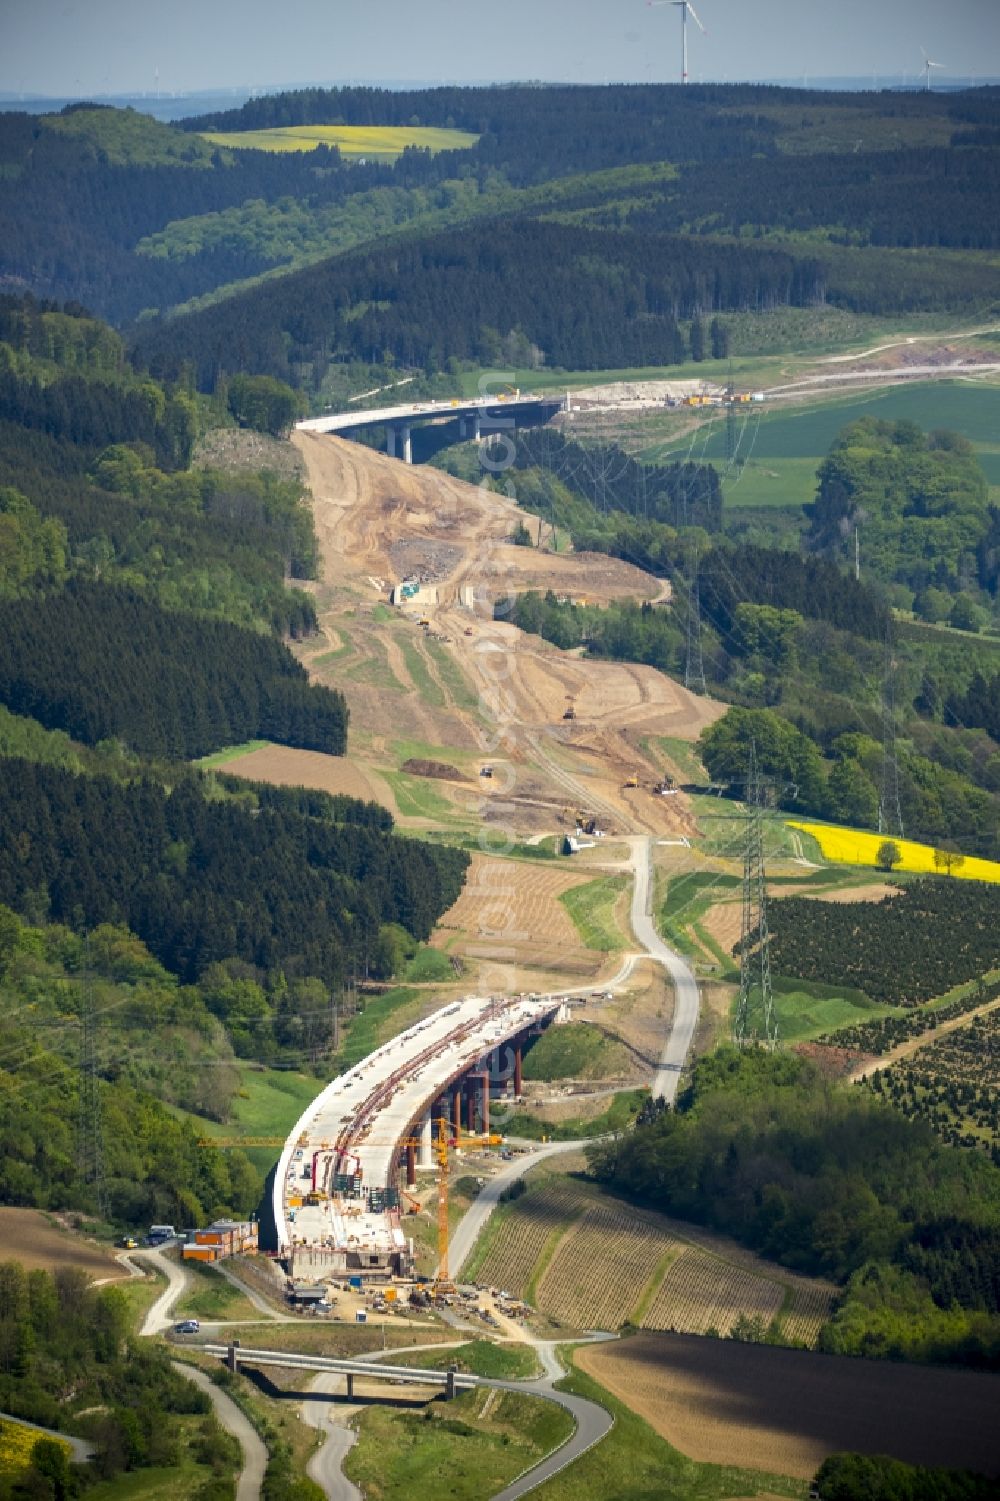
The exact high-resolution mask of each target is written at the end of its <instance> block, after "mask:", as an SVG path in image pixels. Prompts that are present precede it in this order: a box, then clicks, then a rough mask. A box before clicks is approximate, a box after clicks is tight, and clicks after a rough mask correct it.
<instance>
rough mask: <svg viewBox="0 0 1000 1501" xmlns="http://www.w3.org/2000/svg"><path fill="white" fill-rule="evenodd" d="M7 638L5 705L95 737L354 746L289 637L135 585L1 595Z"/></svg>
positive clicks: (193, 746)
mask: <svg viewBox="0 0 1000 1501" xmlns="http://www.w3.org/2000/svg"><path fill="white" fill-rule="evenodd" d="M0 634H2V636H3V639H4V642H5V651H4V654H3V660H2V662H0V702H2V703H3V704H5V705H6V707H7V708H8V709H10V711H11V712H12V713H14V714H20V715H25V716H27V717H29V718H32V719H36V720H37V721H38V722H39V723H40V724H42V725H44V726H45V728H46V729H53V730H64V731H65V732H66V733H67V734H69V735H71V736H72V737H73V738H74V739H77V740H81V741H83V742H84V744H87V745H96V744H97V743H98V741H101V740H109V739H119V740H122V741H123V742H124V743H125V744H126V745H128V746H130V747H131V748H132V749H133V750H135V751H138V752H140V753H143V754H145V755H151V756H162V757H175V758H177V759H184V760H189V759H191V758H193V757H197V756H204V755H207V754H208V753H209V752H210V751H213V750H218V749H220V748H221V747H222V746H225V745H233V744H239V743H241V742H242V741H244V740H250V739H265V740H275V741H278V742H279V743H280V744H284V745H297V746H301V747H304V748H305V749H308V750H321V751H325V752H327V753H328V754H330V755H337V756H339V755H343V754H344V751H345V749H346V745H347V717H348V716H347V705H346V703H345V702H344V699H343V696H342V695H341V694H339V693H337V692H335V691H334V690H332V689H330V688H325V687H322V686H319V685H316V684H311V683H310V682H309V680H308V677H307V675H306V672H305V669H304V668H303V667H302V666H300V664H299V663H298V662H296V661H295V659H294V657H292V655H291V653H290V652H289V651H288V649H287V647H285V646H284V645H283V644H282V643H281V642H279V641H276V640H274V639H273V638H269V637H266V636H265V637H261V636H260V635H258V634H256V633H254V632H251V631H248V630H242V629H240V628H239V627H238V626H235V625H230V624H229V623H228V622H226V621H223V620H213V619H211V618H210V617H201V618H199V617H196V616H193V615H189V614H182V613H179V612H175V611H170V610H164V609H162V608H161V607H160V606H159V605H158V604H156V603H155V602H154V601H151V600H147V599H146V598H144V597H143V595H141V594H139V593H137V592H136V591H134V590H130V589H127V588H124V587H121V586H113V585H106V584H98V583H88V582H84V581H82V580H79V579H74V580H72V581H70V582H69V583H68V584H67V585H66V587H65V588H64V589H62V590H61V591H59V592H57V593H53V594H49V595H47V596H45V598H44V600H41V599H37V598H28V599H16V600H9V601H7V602H0Z"/></svg>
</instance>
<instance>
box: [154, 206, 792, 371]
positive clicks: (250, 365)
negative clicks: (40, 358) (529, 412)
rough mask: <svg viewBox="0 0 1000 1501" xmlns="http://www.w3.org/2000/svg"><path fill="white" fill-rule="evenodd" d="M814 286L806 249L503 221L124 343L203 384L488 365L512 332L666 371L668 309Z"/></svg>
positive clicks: (554, 353)
mask: <svg viewBox="0 0 1000 1501" xmlns="http://www.w3.org/2000/svg"><path fill="white" fill-rule="evenodd" d="M819 296H820V271H819V267H818V265H817V263H816V261H815V259H814V258H813V257H810V256H802V257H794V256H792V255H789V254H788V253H787V252H786V251H784V250H781V249H779V248H774V247H763V248H761V247H760V246H757V245H754V244H752V243H748V244H745V245H727V244H714V243H701V242H695V241H693V240H687V239H683V238H676V237H668V236H660V237H656V236H640V235H631V234H630V235H623V234H619V233H617V232H615V231H610V230H592V229H581V228H579V227H576V226H569V225H563V224H553V223H542V222H536V221H533V220H520V221H518V222H516V223H508V222H507V221H506V220H504V221H494V222H491V223H487V224H480V225H476V226H474V227H472V228H470V229H468V230H466V231H462V232H458V231H453V232H448V233H444V234H441V235H437V236H434V237H432V238H426V239H410V240H407V241H405V242H400V243H394V244H389V245H385V246H382V247H378V246H376V247H374V248H369V249H367V250H365V251H364V252H360V251H358V252H352V253H350V254H348V255H345V256H342V257H335V258H334V259H332V260H329V261H324V262H322V263H320V264H319V265H317V266H312V267H309V268H307V269H305V270H303V271H298V272H294V273H290V274H289V275H288V276H286V277H282V278H281V280H280V281H278V282H275V283H269V284H268V285H267V286H262V287H260V288H257V289H251V290H250V291H247V292H243V293H241V294H240V295H238V296H235V297H231V298H227V299H226V301H224V302H221V303H218V304H216V305H214V306H212V307H209V308H206V309H204V310H203V311H201V312H197V313H192V314H190V315H188V316H187V317H184V318H177V319H174V320H172V321H170V322H167V323H165V324H162V325H159V326H150V328H149V329H148V331H147V330H143V331H142V332H141V333H140V334H139V336H138V338H137V339H136V342H135V351H136V357H137V359H138V360H139V362H140V363H142V364H145V365H147V366H148V367H149V368H150V369H151V370H153V371H154V373H158V374H161V375H167V376H173V375H175V374H176V373H177V372H178V371H179V370H180V368H181V367H182V365H184V364H190V365H192V366H193V368H194V369H196V371H197V373H198V380H199V382H200V384H201V385H202V387H203V388H204V389H210V388H211V385H212V383H213V382H214V381H215V380H216V379H217V378H218V375H219V372H220V371H222V370H233V369H243V370H250V371H253V372H258V373H266V374H270V375H277V376H280V377H283V378H286V379H287V378H288V377H289V376H291V377H292V378H293V379H298V373H297V372H298V368H299V367H306V366H308V367H310V368H311V367H312V366H313V365H314V364H315V363H316V362H317V361H318V360H325V358H326V357H327V356H328V354H329V353H330V352H336V354H337V356H338V357H339V358H342V359H353V360H359V361H367V362H370V363H377V362H378V361H392V362H396V363H397V364H400V365H407V366H413V365H417V366H420V367H422V368H423V369H426V370H429V371H433V370H437V369H439V368H441V367H442V366H443V365H444V363H445V361H447V360H452V359H455V360H459V361H472V362H482V363H488V362H490V361H492V360H496V359H498V358H499V357H500V341H501V336H502V334H505V333H507V332H508V331H509V330H511V329H517V330H519V332H520V333H521V334H523V335H524V337H525V338H526V339H527V340H529V341H530V343H531V344H533V345H535V346H537V349H538V351H539V355H540V358H541V359H542V360H543V361H544V362H545V363H547V364H550V365H562V366H564V367H566V368H569V369H588V370H596V369H602V368H609V367H615V366H620V365H668V364H675V363H677V362H678V361H681V360H683V359H684V358H685V355H686V351H687V343H686V340H685V338H684V337H683V335H682V333H681V330H680V329H679V327H678V319H681V318H684V319H687V318H691V317H692V316H694V315H695V314H696V313H698V312H700V311H701V310H702V309H704V308H717V309H734V310H735V309H745V308H762V307H778V306H784V305H787V304H790V303H792V304H806V303H810V302H813V301H815V300H816V299H817V298H818V297H819Z"/></svg>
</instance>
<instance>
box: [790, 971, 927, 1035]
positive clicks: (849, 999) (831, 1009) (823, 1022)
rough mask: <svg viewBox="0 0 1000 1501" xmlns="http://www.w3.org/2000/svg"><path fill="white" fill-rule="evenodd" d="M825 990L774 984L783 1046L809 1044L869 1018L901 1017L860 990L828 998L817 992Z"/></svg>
mask: <svg viewBox="0 0 1000 1501" xmlns="http://www.w3.org/2000/svg"><path fill="white" fill-rule="evenodd" d="M786 984H787V986H788V988H787V989H786V988H785V985H786ZM826 988H827V987H825V986H810V987H809V990H803V989H802V988H801V982H799V981H792V980H789V981H787V982H781V981H776V982H775V985H774V1009H775V1012H776V1014H777V1017H778V1036H779V1037H780V1039H781V1041H782V1042H783V1043H789V1042H808V1041H809V1040H810V1039H811V1038H813V1037H819V1036H821V1035H822V1034H823V1033H824V1032H833V1031H835V1030H836V1028H837V1027H849V1026H853V1025H854V1024H855V1023H857V1022H863V1021H867V1020H868V1019H869V1018H870V1017H883V1016H896V1015H899V1014H900V1013H899V1009H898V1008H897V1007H893V1006H879V1005H877V1004H876V1003H875V1002H874V1001H870V1000H869V999H868V997H867V996H863V995H861V993H860V992H859V991H850V990H847V991H844V992H842V993H841V994H840V995H826V996H823V995H818V994H816V993H815V992H816V991H818V990H824V989H826ZM810 991H811V992H812V993H811V994H810Z"/></svg>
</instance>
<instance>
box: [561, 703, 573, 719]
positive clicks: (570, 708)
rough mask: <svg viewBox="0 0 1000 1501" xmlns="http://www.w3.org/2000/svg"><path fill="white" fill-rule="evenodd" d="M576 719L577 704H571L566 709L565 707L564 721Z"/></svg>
mask: <svg viewBox="0 0 1000 1501" xmlns="http://www.w3.org/2000/svg"><path fill="white" fill-rule="evenodd" d="M575 718H576V706H575V704H573V703H572V702H571V703H569V704H567V705H566V707H565V709H564V710H563V719H575Z"/></svg>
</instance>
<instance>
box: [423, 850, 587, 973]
mask: <svg viewBox="0 0 1000 1501" xmlns="http://www.w3.org/2000/svg"><path fill="white" fill-rule="evenodd" d="M586 881H587V875H586V874H585V873H584V872H578V871H575V870H568V869H567V868H566V866H565V865H556V866H550V865H537V866H533V865H528V864H525V863H522V862H520V861H514V860H495V859H490V858H487V857H486V856H484V855H473V857H472V864H471V866H470V867H469V874H468V877H467V879H466V883H465V887H464V889H463V891H462V895H461V896H460V897H459V899H458V901H457V902H456V903H455V905H454V906H453V907H451V908H450V909H449V910H448V911H447V912H446V913H445V914H444V916H443V917H442V918H441V921H440V922H439V923H438V925H437V927H436V928H435V929H434V932H433V934H432V935H431V943H432V945H434V947H436V948H441V949H447V951H448V952H449V953H450V954H455V955H459V956H460V957H462V958H464V959H466V961H467V962H469V961H474V960H476V959H488V960H496V961H497V962H501V961H502V962H503V963H504V964H506V965H510V966H516V967H517V968H518V969H531V970H545V971H548V970H555V971H559V972H560V973H563V974H566V975H575V976H577V977H579V978H581V979H587V978H592V977H593V976H594V975H596V974H597V972H598V970H599V969H600V967H601V964H602V963H603V962H604V959H605V958H606V956H605V955H604V954H603V953H601V952H599V951H597V950H594V949H588V948H585V947H584V945H583V942H582V940H581V938H580V935H579V933H578V932H577V930H576V928H575V926H574V924H573V921H572V919H571V917H570V915H569V913H568V912H567V911H566V909H565V907H564V906H563V905H562V903H561V902H560V901H559V897H560V896H561V895H562V893H563V892H564V891H568V890H570V889H571V888H572V887H574V886H579V885H581V884H583V883H585V882H586Z"/></svg>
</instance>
